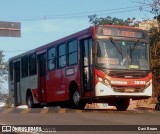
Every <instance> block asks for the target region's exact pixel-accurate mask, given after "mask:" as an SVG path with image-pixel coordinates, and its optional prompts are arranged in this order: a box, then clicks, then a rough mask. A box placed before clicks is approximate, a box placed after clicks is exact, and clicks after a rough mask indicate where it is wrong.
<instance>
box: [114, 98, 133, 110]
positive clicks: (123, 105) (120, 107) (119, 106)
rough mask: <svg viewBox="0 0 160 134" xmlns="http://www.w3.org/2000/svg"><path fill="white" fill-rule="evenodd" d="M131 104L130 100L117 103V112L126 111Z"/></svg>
mask: <svg viewBox="0 0 160 134" xmlns="http://www.w3.org/2000/svg"><path fill="white" fill-rule="evenodd" d="M129 102H130V100H129V99H121V100H119V101H117V103H116V108H117V111H125V110H126V109H127V108H128V106H129Z"/></svg>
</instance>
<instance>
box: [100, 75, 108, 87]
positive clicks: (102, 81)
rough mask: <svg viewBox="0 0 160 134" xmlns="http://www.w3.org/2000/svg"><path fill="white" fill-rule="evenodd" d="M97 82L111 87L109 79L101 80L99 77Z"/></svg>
mask: <svg viewBox="0 0 160 134" xmlns="http://www.w3.org/2000/svg"><path fill="white" fill-rule="evenodd" d="M97 80H98V81H99V82H101V83H103V84H105V85H107V86H108V85H110V82H109V81H108V80H107V79H105V78H101V77H99V76H97Z"/></svg>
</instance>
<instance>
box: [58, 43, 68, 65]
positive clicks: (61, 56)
mask: <svg viewBox="0 0 160 134" xmlns="http://www.w3.org/2000/svg"><path fill="white" fill-rule="evenodd" d="M65 66H66V44H61V45H60V46H59V47H58V68H61V67H65Z"/></svg>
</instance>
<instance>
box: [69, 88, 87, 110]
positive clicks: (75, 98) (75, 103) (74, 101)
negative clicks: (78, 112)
mask: <svg viewBox="0 0 160 134" xmlns="http://www.w3.org/2000/svg"><path fill="white" fill-rule="evenodd" d="M71 105H72V106H71V107H72V108H76V109H84V107H85V103H84V102H81V101H80V93H79V91H78V90H74V91H73V92H72V94H71Z"/></svg>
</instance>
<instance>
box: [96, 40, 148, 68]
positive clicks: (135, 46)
mask: <svg viewBox="0 0 160 134" xmlns="http://www.w3.org/2000/svg"><path fill="white" fill-rule="evenodd" d="M96 65H97V66H98V67H102V68H110V69H130V70H135V69H136V70H149V69H150V67H149V51H148V45H147V44H146V43H143V42H134V41H125V40H123V41H122V40H111V39H110V40H97V58H96Z"/></svg>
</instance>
